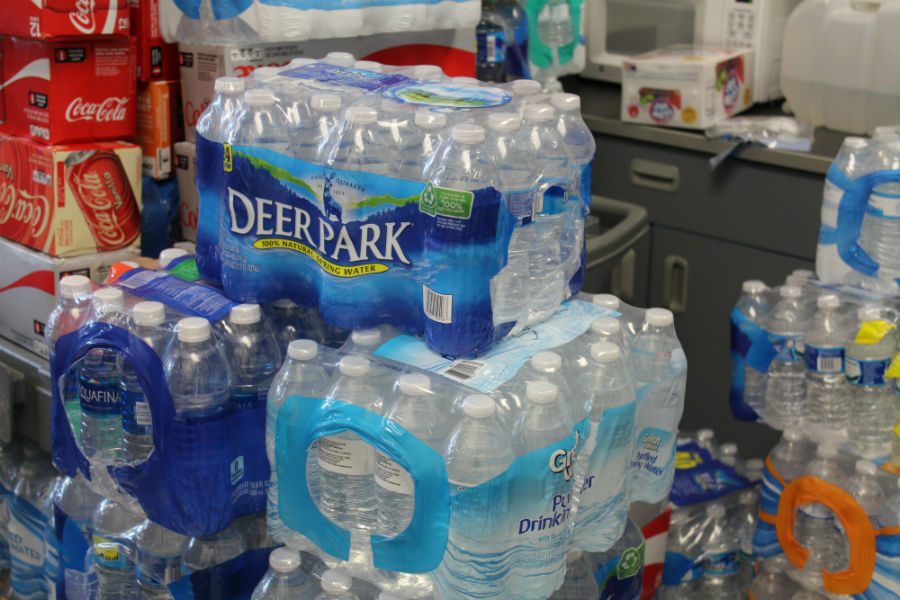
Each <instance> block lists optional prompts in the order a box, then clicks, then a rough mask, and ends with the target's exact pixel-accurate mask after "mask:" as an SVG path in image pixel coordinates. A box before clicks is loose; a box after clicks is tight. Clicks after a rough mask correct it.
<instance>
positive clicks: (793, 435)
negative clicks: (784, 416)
mask: <svg viewBox="0 0 900 600" xmlns="http://www.w3.org/2000/svg"><path fill="white" fill-rule="evenodd" d="M782 437H783V438H784V439H786V440H787V441H789V442H799V441H801V440H803V432H802V431H800V430H799V429H793V428H790V427H789V428H787V429H785V430H784V433H783V434H782Z"/></svg>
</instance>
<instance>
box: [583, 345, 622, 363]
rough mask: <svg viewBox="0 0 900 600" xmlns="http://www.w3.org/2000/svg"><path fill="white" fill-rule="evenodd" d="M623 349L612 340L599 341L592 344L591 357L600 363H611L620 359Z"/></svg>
mask: <svg viewBox="0 0 900 600" xmlns="http://www.w3.org/2000/svg"><path fill="white" fill-rule="evenodd" d="M621 356H622V351H621V350H619V347H618V346H616V345H615V344H612V343H610V342H597V343H596V344H591V359H592V360H593V361H594V362H597V363H600V364H606V363H611V362H615V361H617V360H619V358H620V357H621Z"/></svg>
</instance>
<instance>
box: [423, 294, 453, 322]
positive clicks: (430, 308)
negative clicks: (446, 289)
mask: <svg viewBox="0 0 900 600" xmlns="http://www.w3.org/2000/svg"><path fill="white" fill-rule="evenodd" d="M422 308H423V309H424V310H425V316H426V317H428V318H429V319H431V320H432V321H437V322H438V323H446V324H449V323H452V322H453V296H452V295H451V294H438V293H437V292H435V291H434V290H432V289H431V288H429V287H428V286H426V285H423V286H422Z"/></svg>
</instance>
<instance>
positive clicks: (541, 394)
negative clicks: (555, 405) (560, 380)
mask: <svg viewBox="0 0 900 600" xmlns="http://www.w3.org/2000/svg"><path fill="white" fill-rule="evenodd" d="M525 397H526V398H528V401H529V402H534V403H535V404H549V403H550V402H553V401H554V400H556V399H557V398H558V397H559V388H557V387H556V384H553V383H550V382H549V381H529V382H528V385H526V386H525Z"/></svg>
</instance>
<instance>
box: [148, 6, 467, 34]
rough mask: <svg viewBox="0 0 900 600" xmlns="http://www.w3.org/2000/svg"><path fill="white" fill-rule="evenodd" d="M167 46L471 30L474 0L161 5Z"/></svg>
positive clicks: (161, 20)
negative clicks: (436, 30) (187, 43)
mask: <svg viewBox="0 0 900 600" xmlns="http://www.w3.org/2000/svg"><path fill="white" fill-rule="evenodd" d="M159 5H160V9H159V12H160V29H161V31H162V35H163V37H164V38H165V39H166V41H168V42H181V43H184V42H191V43H196V42H207V43H209V42H240V43H247V42H258V41H266V42H297V41H303V40H312V39H323V38H348V37H356V36H364V35H372V34H376V33H398V32H405V31H426V30H430V29H456V28H470V29H472V28H474V27H475V25H476V24H477V23H478V18H479V16H480V14H481V3H480V2H479V1H478V0H398V1H395V2H372V1H371V0H343V1H342V2H321V1H319V0H195V1H193V2H183V1H181V0H160V2H159Z"/></svg>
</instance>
